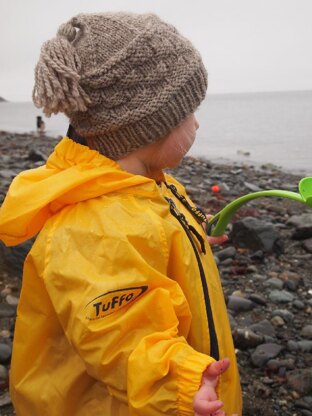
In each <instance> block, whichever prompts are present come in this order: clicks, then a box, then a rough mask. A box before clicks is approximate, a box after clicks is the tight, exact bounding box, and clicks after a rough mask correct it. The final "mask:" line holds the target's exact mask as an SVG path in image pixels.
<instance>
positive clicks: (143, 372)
mask: <svg viewBox="0 0 312 416" xmlns="http://www.w3.org/2000/svg"><path fill="white" fill-rule="evenodd" d="M206 89H207V72H206V69H205V67H204V65H203V62H202V59H201V57H200V55H199V53H198V51H197V50H196V49H195V48H194V46H193V45H192V44H191V42H190V41H188V40H187V39H186V38H185V37H183V36H182V35H181V34H180V33H179V32H178V31H177V30H176V29H175V28H174V27H173V26H172V25H170V24H167V23H165V22H163V21H162V20H161V19H159V18H158V17H157V16H156V15H153V14H134V13H116V12H113V13H93V14H79V15H78V16H76V17H74V18H72V19H71V20H69V21H68V22H67V23H65V24H63V25H61V26H60V28H59V30H58V32H57V36H56V37H55V38H53V39H51V40H50V41H47V42H46V43H44V45H43V47H42V49H41V55H40V59H39V62H38V64H37V67H36V80H35V87H34V94H33V98H34V101H35V103H36V105H37V106H38V107H42V108H43V110H44V113H45V114H46V115H51V114H52V113H55V114H56V113H59V112H64V113H65V114H66V115H67V116H68V117H69V119H70V124H71V127H70V128H69V132H68V135H69V136H70V137H67V136H65V137H64V138H63V139H62V140H61V141H60V143H59V144H58V145H57V146H56V148H55V150H54V152H53V153H52V154H51V155H50V157H49V158H48V160H47V162H46V165H44V166H40V167H39V168H37V169H32V170H29V171H26V172H23V173H21V174H20V175H18V176H17V178H15V180H14V182H13V183H12V185H11V187H10V190H9V191H8V194H7V196H6V199H5V201H4V203H3V205H2V207H1V209H0V238H1V239H2V240H3V241H4V242H5V243H6V244H9V245H16V244H19V243H21V242H23V241H25V240H27V239H29V238H31V237H33V236H34V235H36V234H37V233H39V234H38V236H37V239H36V241H35V243H34V245H33V247H32V249H31V251H30V253H29V254H28V256H27V259H26V262H25V266H24V276H23V288H22V291H21V298H20V302H19V306H18V314H17V321H16V328H15V334H14V346H13V358H12V365H11V378H10V394H11V398H12V401H13V403H14V407H15V409H16V414H17V416H42V415H45V416H52V415H60V416H61V415H64V416H69V415H73V416H87V415H90V416H98V415H103V416H130V415H132V416H163V415H167V416H173V415H174V416H191V415H195V416H208V415H213V416H224V415H225V413H226V414H227V416H232V415H233V416H234V414H236V415H239V416H241V412H242V406H241V390H240V382H239V375H238V370H237V364H236V358H235V352H234V347H233V341H232V336H231V329H230V325H229V320H228V316H227V309H226V305H225V301H224V296H223V292H222V287H221V283H220V278H219V274H218V270H217V267H216V264H215V262H214V257H213V255H212V252H211V249H210V245H209V243H221V242H223V241H225V239H226V237H225V236H221V237H216V238H213V237H209V238H207V235H206V233H205V231H204V228H203V223H205V222H206V221H207V219H206V216H205V214H204V213H203V212H202V211H201V210H200V209H199V208H197V207H196V206H195V205H194V203H193V202H192V201H191V200H190V198H189V197H188V196H187V195H186V191H185V189H184V187H183V186H182V185H181V184H180V183H179V182H178V181H177V180H175V179H174V178H173V177H172V176H170V175H167V174H165V173H164V172H163V169H165V168H174V167H176V166H177V165H178V164H179V163H180V162H181V160H182V158H183V156H184V155H185V154H186V153H187V151H188V150H189V149H190V147H191V146H192V144H193V142H194V140H195V136H196V130H197V128H198V126H199V125H198V122H197V120H196V117H195V115H194V112H195V110H196V109H197V108H198V106H199V105H200V103H201V102H202V100H203V99H204V97H205V94H206ZM221 409H222V410H221Z"/></svg>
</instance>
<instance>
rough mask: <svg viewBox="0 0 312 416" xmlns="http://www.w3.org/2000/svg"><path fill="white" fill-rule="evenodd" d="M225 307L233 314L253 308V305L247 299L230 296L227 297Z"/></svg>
mask: <svg viewBox="0 0 312 416" xmlns="http://www.w3.org/2000/svg"><path fill="white" fill-rule="evenodd" d="M227 307H228V309H230V310H232V311H234V312H246V311H250V310H251V309H253V308H254V303H253V302H252V301H251V300H249V299H245V298H243V297H240V296H234V295H231V296H229V299H228V304H227Z"/></svg>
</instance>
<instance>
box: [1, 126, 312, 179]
mask: <svg viewBox="0 0 312 416" xmlns="http://www.w3.org/2000/svg"><path fill="white" fill-rule="evenodd" d="M48 133H49V131H47V132H46V134H44V135H42V136H40V135H38V133H37V132H36V131H34V130H32V131H24V132H17V131H13V130H12V131H11V130H2V129H0V145H1V139H2V138H3V137H6V136H13V140H14V136H20V137H23V138H28V139H29V138H30V139H33V140H38V139H40V140H42V141H45V140H46V141H47V142H52V143H57V142H58V141H59V140H61V139H62V137H64V136H65V135H63V136H62V135H61V134H52V135H51V134H48ZM44 147H48V148H49V146H44ZM50 148H51V147H50ZM237 152H238V154H240V156H242V155H243V153H240V151H239V150H237ZM186 158H194V159H197V160H199V161H202V162H210V163H213V164H215V165H222V166H223V165H224V166H232V167H233V168H239V167H247V168H248V167H249V168H254V169H256V170H258V171H259V172H260V173H261V172H263V171H267V170H273V171H278V172H280V173H281V174H282V173H283V172H284V173H285V174H289V175H294V176H300V175H301V176H302V177H303V176H310V175H312V168H311V172H309V171H308V169H302V168H299V167H298V168H295V169H290V168H287V167H284V166H281V165H277V164H274V163H271V162H259V161H254V160H252V157H251V158H250V156H249V155H246V158H245V159H244V160H243V159H239V158H238V159H236V160H234V159H230V158H225V157H222V156H217V157H206V156H198V155H193V154H192V153H191V152H189V153H188V154H187V155H186Z"/></svg>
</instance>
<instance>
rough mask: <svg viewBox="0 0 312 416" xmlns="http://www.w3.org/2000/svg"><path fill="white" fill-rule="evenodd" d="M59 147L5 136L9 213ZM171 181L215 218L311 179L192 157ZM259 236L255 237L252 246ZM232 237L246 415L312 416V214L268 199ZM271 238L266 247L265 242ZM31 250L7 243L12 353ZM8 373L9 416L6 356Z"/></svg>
mask: <svg viewBox="0 0 312 416" xmlns="http://www.w3.org/2000/svg"><path fill="white" fill-rule="evenodd" d="M58 141H59V139H58V138H53V137H39V136H38V135H37V134H35V135H32V134H14V133H9V132H3V131H0V205H1V203H2V200H3V198H4V195H5V193H6V190H7V188H8V186H9V184H10V182H11V180H12V179H13V177H14V176H15V175H16V174H17V173H18V172H20V171H21V170H25V169H30V168H34V167H37V166H40V165H42V164H44V162H45V160H46V158H47V156H48V155H49V154H50V152H51V150H52V148H53V147H54V145H55V144H56V143H57V142H58ZM169 173H170V174H173V176H175V177H176V178H177V179H178V180H179V181H180V182H181V183H182V184H183V185H184V186H185V188H186V190H187V192H188V194H189V195H190V197H191V198H192V200H193V201H194V203H195V204H198V206H200V207H201V208H202V209H203V210H204V211H205V213H207V214H208V213H210V214H215V213H217V212H218V211H219V210H220V209H222V208H223V207H224V206H225V205H226V204H228V203H229V202H231V201H233V200H234V199H236V198H237V197H239V196H242V195H244V194H247V193H250V192H254V191H257V190H267V189H285V190H289V191H294V192H297V185H298V182H299V180H300V179H301V177H302V176H301V175H298V174H295V173H293V172H286V171H285V170H283V169H280V168H279V167H276V166H274V165H268V166H266V168H261V167H259V166H258V167H257V166H255V165H254V164H251V165H247V164H246V163H244V162H232V163H229V164H226V163H224V161H222V163H215V162H214V161H213V160H208V159H204V158H198V157H194V156H186V157H185V158H184V160H183V161H182V163H181V165H180V166H179V167H177V168H176V169H174V170H171V171H169ZM214 185H218V186H219V192H213V190H212V187H213V186H214ZM305 215H310V220H306V219H305V217H304V220H303V223H304V226H303V229H304V230H305V231H304V232H305V233H307V232H308V233H310V234H305V235H304V238H302V235H301V237H300V238H297V237H295V234H296V232H297V233H298V232H299V231H300V224H299V225H295V222H292V221H294V217H298V218H299V219H300V218H303V216H305ZM247 217H248V218H250V217H251V218H252V220H254V221H257V224H258V228H257V232H258V234H256V235H255V234H254V235H253V238H252V239H250V238H246V235H245V237H244V236H243V234H240V237H239V238H238V239H237V238H236V239H235V233H234V231H235V228H236V229H237V227H238V225H239V224H240V227H241V229H240V231H241V232H242V231H244V229H243V227H242V226H243V225H244V226H246V225H247V224H245V221H246V218H247ZM309 221H310V222H309ZM307 229H308V231H307ZM252 232H254V230H252V229H250V230H248V233H247V237H249V235H248V234H251V233H252ZM301 232H302V229H301ZM263 233H264V234H263ZM227 234H228V235H229V237H230V238H229V241H228V242H226V243H225V244H223V245H222V246H212V250H213V254H214V256H215V260H216V263H217V266H218V269H219V272H220V278H221V283H222V287H223V292H224V296H225V300H226V304H227V309H228V315H229V319H230V323H231V328H232V335H233V338H234V343H235V349H236V355H237V360H238V364H239V371H240V377H241V384H242V391H243V399H244V411H243V416H254V415H257V416H262V415H263V416H278V415H283V416H294V415H298V416H299V415H308V413H304V412H302V410H303V411H304V410H305V409H306V410H309V409H311V408H312V398H311V394H312V325H311V316H312V276H311V264H312V210H311V208H308V207H307V206H306V205H304V204H301V203H298V202H295V201H292V200H289V199H287V200H286V199H284V198H275V197H273V198H270V197H269V198H259V199H257V200H254V201H250V202H249V203H248V204H247V205H246V206H244V207H242V208H240V210H239V211H238V212H237V213H236V215H235V217H234V219H233V221H232V222H231V224H230V226H229V228H228V231H227ZM245 234H246V232H245ZM262 234H263V235H264V238H263V240H262V239H261V238H258V237H259V236H261V235H262ZM244 238H245V240H244ZM244 241H245V243H244V244H245V246H244V245H243V244H242V243H243V242H244ZM268 242H269V243H270V244H271V246H270V249H267V244H268ZM254 243H257V244H258V246H255V245H254ZM29 244H30V243H28V245H27V244H26V246H23V245H20V246H17V247H14V248H5V247H4V246H3V245H1V244H0V310H1V306H3V313H4V314H7V313H8V314H9V315H8V316H6V315H1V316H0V326H1V329H2V330H1V331H0V344H6V348H7V346H8V347H9V348H11V347H12V339H13V331H12V328H13V321H14V319H15V314H16V306H17V304H18V299H19V293H20V288H21V273H22V272H21V270H22V264H23V259H24V257H25V254H26V252H27V251H28V250H29ZM261 244H262V245H261ZM0 350H1V349H0ZM0 366H1V368H2V373H1V372H0V385H1V386H3V387H2V391H1V392H0V414H1V415H3V416H12V415H14V412H13V409H12V406H11V404H10V397H9V393H8V374H9V363H8V360H7V359H6V360H5V359H3V360H2V358H1V354H0ZM1 377H2V378H1ZM1 403H3V404H1Z"/></svg>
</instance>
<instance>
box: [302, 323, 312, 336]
mask: <svg viewBox="0 0 312 416" xmlns="http://www.w3.org/2000/svg"><path fill="white" fill-rule="evenodd" d="M300 335H301V336H302V337H303V338H306V339H312V325H306V326H304V327H303V328H302V330H301V334H300Z"/></svg>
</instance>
